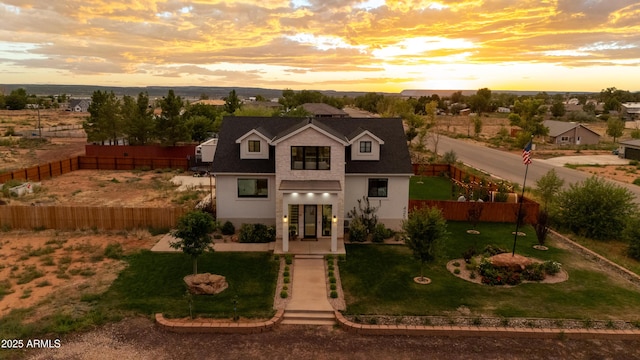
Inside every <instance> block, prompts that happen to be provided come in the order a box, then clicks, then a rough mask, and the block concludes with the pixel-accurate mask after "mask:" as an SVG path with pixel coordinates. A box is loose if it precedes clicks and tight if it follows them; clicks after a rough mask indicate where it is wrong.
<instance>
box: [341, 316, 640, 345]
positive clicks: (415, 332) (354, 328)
mask: <svg viewBox="0 0 640 360" xmlns="http://www.w3.org/2000/svg"><path fill="white" fill-rule="evenodd" d="M335 316H336V321H337V323H338V326H340V328H342V329H344V330H345V331H348V332H353V333H356V334H360V335H401V336H448V337H467V336H482V337H500V338H505V337H509V338H530V339H532V338H537V339H563V338H566V339H611V340H614V339H615V340H638V338H640V330H600V329H526V328H506V327H503V328H496V327H483V326H417V325H366V324H357V323H354V322H352V321H349V320H347V318H345V317H344V315H342V313H341V312H339V311H336V312H335Z"/></svg>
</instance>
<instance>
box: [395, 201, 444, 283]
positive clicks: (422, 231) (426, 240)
mask: <svg viewBox="0 0 640 360" xmlns="http://www.w3.org/2000/svg"><path fill="white" fill-rule="evenodd" d="M402 229H403V230H404V231H405V232H406V233H407V238H406V240H405V243H406V244H407V246H408V247H409V249H411V251H412V252H413V257H414V258H415V259H416V260H419V261H420V278H421V279H424V264H425V263H426V262H430V261H433V260H435V258H436V257H437V253H438V250H439V249H438V248H439V246H440V244H441V242H443V241H444V240H445V239H446V237H447V236H448V232H447V221H446V220H445V218H444V217H443V216H442V212H441V211H440V209H438V208H436V207H431V208H423V209H419V210H414V211H413V212H411V213H410V214H409V218H408V219H407V220H404V221H403V222H402Z"/></svg>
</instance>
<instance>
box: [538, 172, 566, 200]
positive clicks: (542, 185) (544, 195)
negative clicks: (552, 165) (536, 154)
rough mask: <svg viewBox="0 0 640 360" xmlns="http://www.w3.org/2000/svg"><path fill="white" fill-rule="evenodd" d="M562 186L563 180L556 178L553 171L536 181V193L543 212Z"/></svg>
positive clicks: (556, 175)
mask: <svg viewBox="0 0 640 360" xmlns="http://www.w3.org/2000/svg"><path fill="white" fill-rule="evenodd" d="M562 185H564V179H561V178H559V177H558V174H556V170H555V169H551V170H549V171H548V172H547V173H546V174H544V175H543V176H542V177H541V178H540V179H538V181H536V193H538V196H540V198H541V199H542V207H543V208H544V209H545V210H546V209H547V207H548V206H549V205H550V204H552V203H553V201H554V199H555V198H556V197H557V196H558V193H559V192H560V189H561V188H562Z"/></svg>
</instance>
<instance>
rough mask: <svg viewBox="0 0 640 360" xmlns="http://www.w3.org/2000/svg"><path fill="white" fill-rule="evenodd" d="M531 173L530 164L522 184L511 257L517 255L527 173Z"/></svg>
mask: <svg viewBox="0 0 640 360" xmlns="http://www.w3.org/2000/svg"><path fill="white" fill-rule="evenodd" d="M528 172H529V164H527V167H526V168H525V170H524V181H523V182H522V195H520V205H519V206H518V215H517V217H516V232H515V235H513V251H511V256H515V255H516V241H518V228H519V227H520V214H521V212H522V203H523V201H522V200H524V187H525V185H526V184H527V173H528Z"/></svg>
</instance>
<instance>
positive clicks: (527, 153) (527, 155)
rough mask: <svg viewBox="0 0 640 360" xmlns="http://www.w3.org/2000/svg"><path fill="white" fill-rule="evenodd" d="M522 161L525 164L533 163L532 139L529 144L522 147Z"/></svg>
mask: <svg viewBox="0 0 640 360" xmlns="http://www.w3.org/2000/svg"><path fill="white" fill-rule="evenodd" d="M522 163H523V164H525V165H529V164H531V140H529V143H527V146H525V147H524V149H522Z"/></svg>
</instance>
